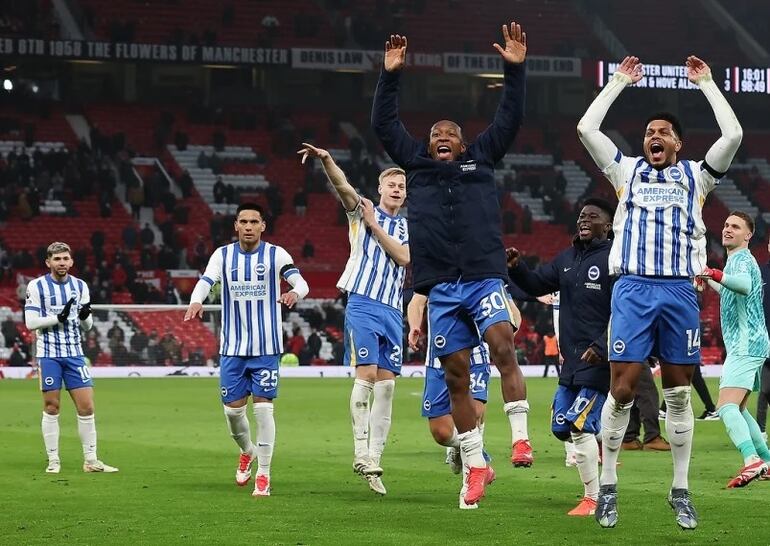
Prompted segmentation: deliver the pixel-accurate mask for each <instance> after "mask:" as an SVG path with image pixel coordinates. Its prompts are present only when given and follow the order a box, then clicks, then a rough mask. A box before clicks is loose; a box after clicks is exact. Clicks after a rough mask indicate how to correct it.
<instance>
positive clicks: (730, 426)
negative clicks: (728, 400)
mask: <svg viewBox="0 0 770 546" xmlns="http://www.w3.org/2000/svg"><path fill="white" fill-rule="evenodd" d="M717 413H718V414H719V417H720V419H722V422H723V423H724V424H725V428H726V429H727V434H728V436H730V439H731V440H732V441H733V444H735V447H737V448H738V451H740V452H741V455H743V460H744V461H746V462H748V461H749V460H750V459H751V458H752V457H756V456H757V450H756V448H755V447H754V442H752V441H751V433H750V432H749V425H748V424H746V420H745V419H744V418H743V416H742V415H741V410H740V409H738V405H737V404H725V405H724V406H722V407H721V408H719V411H718V412H717Z"/></svg>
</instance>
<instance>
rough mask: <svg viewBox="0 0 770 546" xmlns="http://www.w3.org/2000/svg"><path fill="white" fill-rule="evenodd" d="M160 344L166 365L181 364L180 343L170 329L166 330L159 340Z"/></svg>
mask: <svg viewBox="0 0 770 546" xmlns="http://www.w3.org/2000/svg"><path fill="white" fill-rule="evenodd" d="M160 346H161V348H162V349H163V353H164V364H165V365H166V366H179V365H181V364H182V344H181V343H179V341H178V340H177V339H176V338H175V337H174V334H173V332H171V330H166V333H165V334H164V335H163V338H162V339H161V340H160Z"/></svg>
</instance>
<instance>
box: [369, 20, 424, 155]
mask: <svg viewBox="0 0 770 546" xmlns="http://www.w3.org/2000/svg"><path fill="white" fill-rule="evenodd" d="M406 45H407V41H406V36H400V35H398V34H396V35H391V37H390V39H389V40H387V41H386V42H385V57H384V59H383V63H382V72H380V80H379V81H378V82H377V90H376V91H375V92H374V103H373V104H372V129H373V130H374V132H375V134H376V135H377V138H379V139H380V142H382V145H383V147H384V148H385V151H386V152H388V155H390V157H391V159H392V160H393V161H395V162H396V163H397V164H398V165H399V166H401V167H404V168H405V167H406V165H407V164H408V163H409V162H410V161H411V159H412V158H413V157H414V156H415V155H416V154H417V152H418V151H419V149H420V143H419V142H418V141H417V140H415V139H414V137H412V135H410V134H409V131H407V130H406V127H404V124H403V123H401V120H400V119H399V118H398V84H399V80H400V77H401V70H402V69H403V68H404V64H405V63H406Z"/></svg>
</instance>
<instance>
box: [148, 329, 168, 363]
mask: <svg viewBox="0 0 770 546" xmlns="http://www.w3.org/2000/svg"><path fill="white" fill-rule="evenodd" d="M165 359H166V355H165V352H164V351H163V347H162V346H161V345H160V338H159V337H158V332H156V331H155V330H153V331H151V332H150V337H149V339H148V341H147V363H148V364H149V365H150V366H157V365H160V364H163V363H164V361H165Z"/></svg>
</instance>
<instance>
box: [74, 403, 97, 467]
mask: <svg viewBox="0 0 770 546" xmlns="http://www.w3.org/2000/svg"><path fill="white" fill-rule="evenodd" d="M78 435H79V436H80V443H81V444H83V459H85V461H86V462H87V463H93V462H94V461H96V419H95V417H94V414H93V413H92V414H91V415H78Z"/></svg>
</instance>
